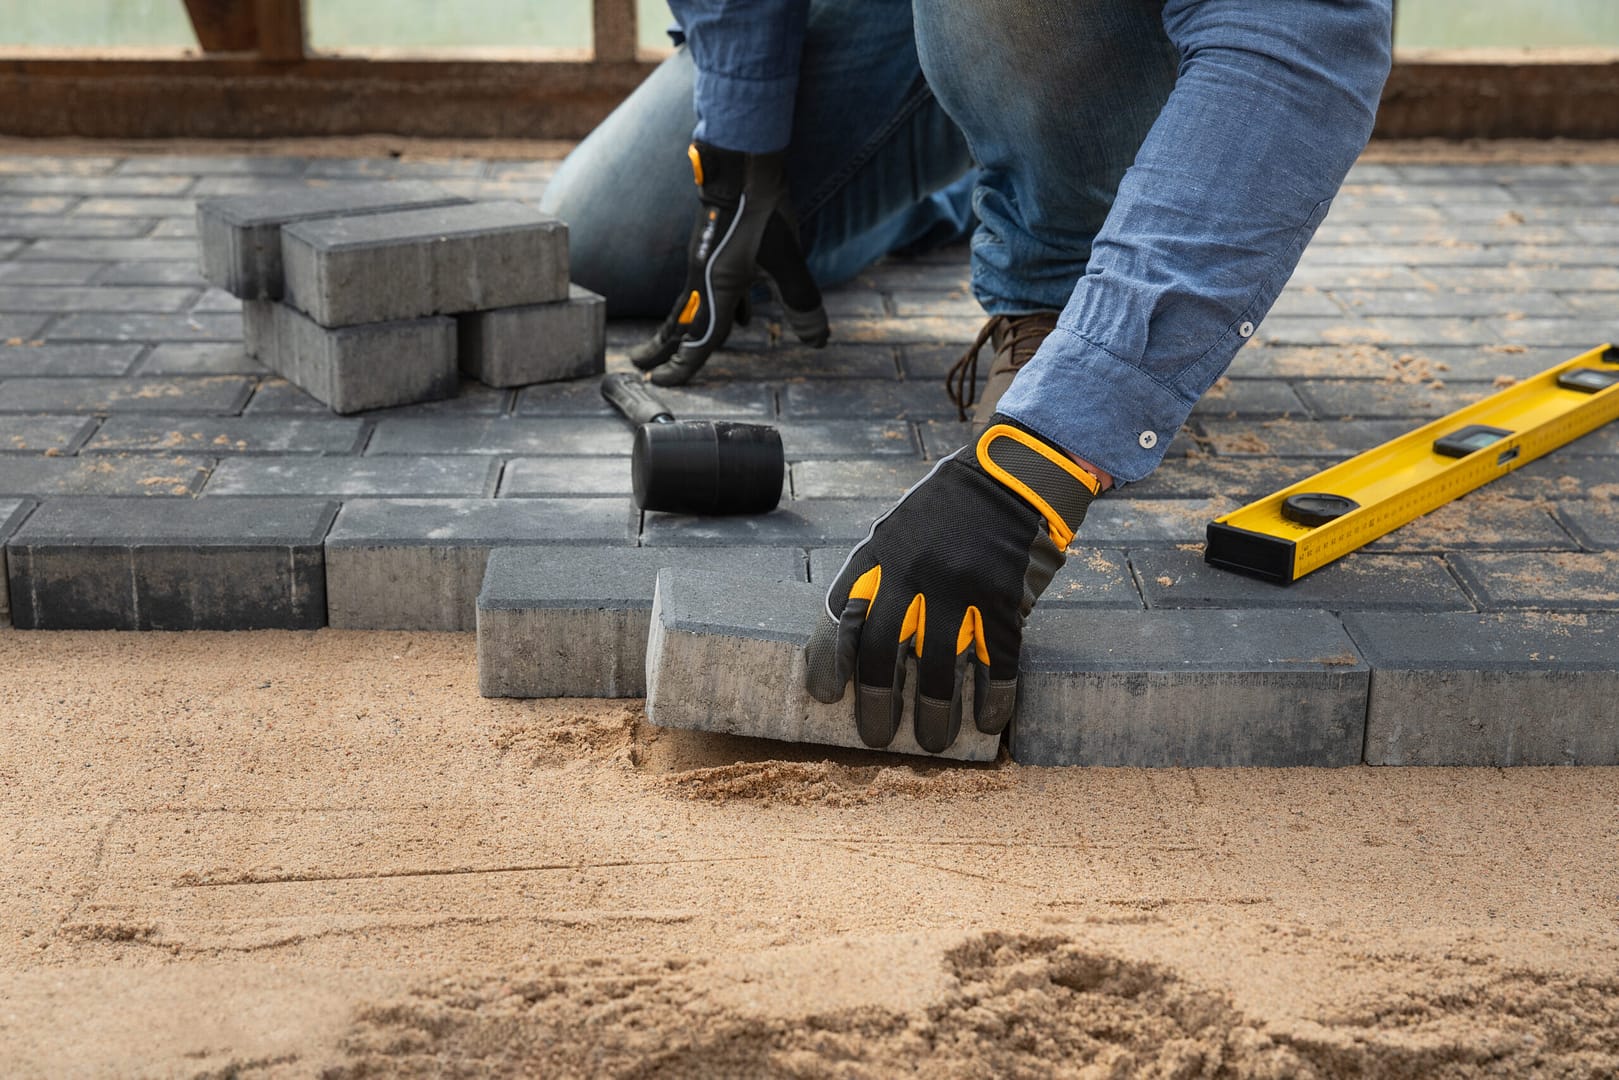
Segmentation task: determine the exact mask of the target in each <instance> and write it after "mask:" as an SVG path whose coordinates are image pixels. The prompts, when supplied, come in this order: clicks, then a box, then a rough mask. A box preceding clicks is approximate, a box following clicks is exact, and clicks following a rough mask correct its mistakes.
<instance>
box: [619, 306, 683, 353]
mask: <svg viewBox="0 0 1619 1080" xmlns="http://www.w3.org/2000/svg"><path fill="white" fill-rule="evenodd" d="M684 303H685V300H684V294H682V298H681V299H677V300H676V301H675V306H674V310H673V311H671V312H670V313H669V317H668V318H667V319H665V320H663V324H662V325H660V326H659V327H658V329H657V332H655V333H654V334H653V335H652V336H651V337H649V338H647V339H646V340H645V341H643V342H641V344H639V345H637V346H635V348H633V349H631V350H630V352H629V357H630V363H632V364H634V365H635V367H636V369H637V370H639V371H651V370H652V369H653V368H655V367H657V366H658V365H660V364H663V363H665V362H667V361H668V359H669V358H670V357H671V356H673V355H674V354H675V350H676V349H678V348H680V339H681V338H682V337H683V336H684V329H683V328H682V327H681V325H680V322H679V319H680V312H681V307H682V305H683V304H684Z"/></svg>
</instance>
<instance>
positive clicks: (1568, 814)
mask: <svg viewBox="0 0 1619 1080" xmlns="http://www.w3.org/2000/svg"><path fill="white" fill-rule="evenodd" d="M0 656H3V657H4V658H5V662H6V670H7V677H6V679H5V680H3V682H0V716H3V717H4V722H3V723H0V838H3V845H4V846H3V850H4V851H5V853H6V854H5V867H6V872H5V875H4V877H3V879H0V1002H3V1006H0V1047H3V1048H4V1051H3V1057H4V1058H5V1060H6V1062H7V1066H6V1072H7V1074H8V1075H13V1076H15V1075H24V1076H34V1075H39V1076H45V1075H50V1076H55V1075H77V1076H129V1075H158V1076H170V1075H174V1076H192V1075H213V1076H218V1075H236V1074H238V1073H240V1074H241V1075H252V1076H261V1075H262V1076H286V1077H293V1076H311V1075H326V1076H332V1077H351V1076H361V1075H389V1076H394V1075H405V1076H441V1075H543V1076H584V1075H592V1076H596V1075H606V1076H615V1075H616V1076H625V1075H651V1074H657V1075H673V1076H712V1075H760V1074H766V1073H768V1074H774V1075H793V1076H831V1075H837V1076H886V1075H892V1074H893V1073H895V1072H899V1071H905V1070H909V1069H912V1068H915V1069H917V1070H920V1071H923V1072H925V1073H927V1074H930V1075H942V1076H986V1077H987V1076H1004V1075H1025V1076H1036V1075H1051V1074H1064V1075H1086V1076H1092V1075H1094V1076H1102V1075H1109V1076H1125V1075H1137V1074H1141V1073H1146V1072H1151V1073H1152V1074H1153V1075H1175V1076H1184V1077H1195V1076H1212V1075H1216V1074H1218V1075H1222V1076H1318V1077H1330V1076H1342V1075H1351V1074H1353V1075H1389V1074H1396V1075H1410V1076H1417V1075H1421V1076H1442V1077H1472V1076H1516V1075H1527V1074H1531V1073H1539V1074H1542V1075H1557V1076H1592V1077H1594V1076H1601V1075H1612V1073H1613V1071H1614V1070H1616V1069H1619V859H1616V858H1615V854H1616V846H1619V810H1616V807H1619V770H1614V769H1609V770H1602V769H1532V768H1525V769H1512V770H1505V771H1502V770H1494V769H1477V770H1465V769H1368V768H1357V769H1346V770H1339V771H1320V770H1282V771H1259V770H1228V771H1220V770H1198V771H1187V770H1161V771H1136V770H1104V769H1096V770H1079V769H1036V768H1023V767H1018V766H1015V765H1012V764H1010V763H1003V764H1001V765H998V766H990V767H939V766H929V765H925V764H920V763H916V762H912V761H908V760H906V761H896V760H894V759H892V758H888V757H884V756H881V755H873V754H865V753H834V754H827V753H825V752H824V751H822V750H817V749H815V748H808V747H805V748H794V747H785V746H783V745H782V744H779V743H762V742H751V741H748V740H742V739H734V738H725V737H720V736H710V735H701V734H697V733H687V732H672V731H660V730H658V729H654V728H652V727H650V726H649V725H647V724H645V723H644V722H643V721H642V719H641V711H640V704H639V702H634V701H619V702H614V701H607V702H584V701H505V700H489V699H484V698H480V697H479V696H478V694H477V686H476V682H477V671H476V662H475V647H474V642H473V638H472V636H471V635H448V634H445V635H432V634H376V633H353V632H336V631H319V632H314V633H265V632H261V633H237V634H212V633H192V634H186V635H171V634H157V633H148V634H140V635H135V634H79V633H54V634H46V633H33V634H25V633H18V632H14V631H5V632H0ZM323 1070H326V1071H324V1072H323ZM1087 1070H1091V1071H1087Z"/></svg>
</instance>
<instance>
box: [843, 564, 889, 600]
mask: <svg viewBox="0 0 1619 1080" xmlns="http://www.w3.org/2000/svg"><path fill="white" fill-rule="evenodd" d="M882 583H883V568H882V567H880V566H873V567H872V568H871V569H870V570H867V571H866V572H865V573H864V574H861V575H860V576H859V577H858V578H856V579H855V583H854V585H853V586H852V587H851V588H850V589H849V599H850V600H864V601H866V608H867V610H868V611H869V610H870V608H871V601H873V600H876V599H877V587H878V586H880V585H881V584H882Z"/></svg>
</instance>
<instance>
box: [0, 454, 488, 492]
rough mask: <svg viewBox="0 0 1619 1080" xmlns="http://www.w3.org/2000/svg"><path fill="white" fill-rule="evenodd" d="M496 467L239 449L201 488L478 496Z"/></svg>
mask: <svg viewBox="0 0 1619 1080" xmlns="http://www.w3.org/2000/svg"><path fill="white" fill-rule="evenodd" d="M0 469H3V463H0ZM499 473H500V462H499V461H498V460H495V459H493V458H475V457H451V458H436V457H415V458H408V457H349V456H345V457H319V456H315V455H311V454H296V455H294V454H288V455H285V456H268V455H265V456H259V455H238V456H236V457H230V458H225V459H224V460H222V461H220V463H219V464H218V465H216V466H215V467H214V471H213V474H212V475H211V476H210V477H209V478H208V486H207V487H206V488H204V489H203V494H204V495H208V496H213V495H305V496H308V495H321V496H327V497H332V498H338V497H341V498H378V497H387V496H396V497H401V498H406V497H411V496H416V497H422V496H462V497H468V498H478V497H488V496H489V495H492V494H493V493H494V486H495V481H496V479H497V477H498V475H499ZM0 475H3V474H0Z"/></svg>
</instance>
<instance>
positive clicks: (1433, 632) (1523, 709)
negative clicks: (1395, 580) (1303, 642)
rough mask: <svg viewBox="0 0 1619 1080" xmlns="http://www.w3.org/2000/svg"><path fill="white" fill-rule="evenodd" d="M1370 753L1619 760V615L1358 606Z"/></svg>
mask: <svg viewBox="0 0 1619 1080" xmlns="http://www.w3.org/2000/svg"><path fill="white" fill-rule="evenodd" d="M1344 623H1345V626H1346V627H1347V629H1348V630H1349V633H1350V635H1351V636H1352V637H1353V638H1354V639H1355V644H1356V645H1357V646H1358V647H1359V648H1360V651H1361V654H1362V655H1363V656H1364V657H1365V658H1366V660H1367V661H1368V662H1369V663H1370V664H1371V665H1372V681H1371V696H1370V701H1369V706H1368V709H1367V721H1366V762H1367V764H1370V765H1495V766H1501V765H1619V670H1616V669H1615V665H1614V660H1613V642H1614V641H1615V640H1619V615H1613V614H1585V613H1582V614H1552V613H1549V612H1510V613H1502V614H1484V615H1473V614H1453V615H1426V616H1417V615H1406V614H1393V613H1384V612H1357V613H1355V614H1352V615H1348V616H1345V618H1344Z"/></svg>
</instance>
